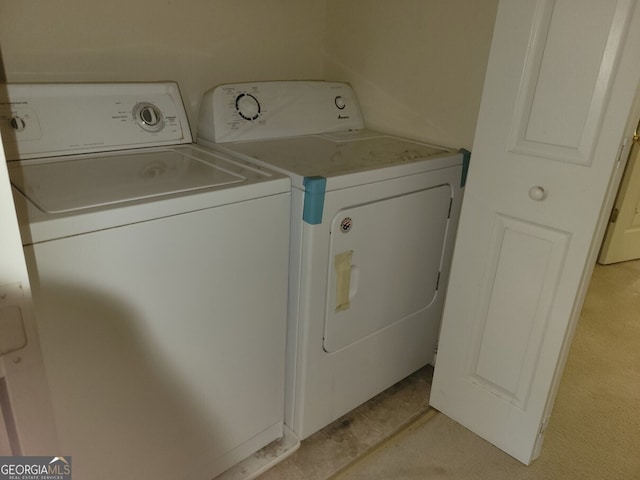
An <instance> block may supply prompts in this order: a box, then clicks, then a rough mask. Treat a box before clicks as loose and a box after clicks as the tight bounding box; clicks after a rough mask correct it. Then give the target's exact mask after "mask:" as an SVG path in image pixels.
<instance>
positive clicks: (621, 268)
mask: <svg viewBox="0 0 640 480" xmlns="http://www.w3.org/2000/svg"><path fill="white" fill-rule="evenodd" d="M333 478H334V480H383V479H384V480H391V479H392V480H414V479H440V478H443V479H456V480H467V479H469V480H471V479H474V480H564V479H566V480H569V479H571V480H577V479H589V480H591V479H593V480H633V479H640V261H634V262H625V263H620V264H615V265H609V266H600V265H598V266H596V269H595V272H594V275H593V278H592V280H591V285H590V287H589V292H588V294H587V298H586V300H585V305H584V308H583V311H582V315H581V319H580V322H579V324H578V327H577V331H576V335H575V338H574V341H573V344H572V347H571V352H570V354H569V358H568V361H567V365H566V368H565V372H564V375H563V378H562V383H561V386H560V390H559V392H558V397H557V399H556V404H555V407H554V410H553V413H552V417H551V421H550V424H549V430H548V432H547V435H546V438H545V443H544V445H543V447H542V453H541V455H540V457H539V458H538V459H537V460H536V461H534V462H533V463H532V465H530V466H528V467H526V466H524V465H522V464H520V463H519V462H517V461H516V460H514V459H512V458H511V457H509V456H508V455H506V454H505V453H503V452H501V451H500V450H498V449H497V448H495V447H493V446H492V445H490V444H489V443H487V442H485V441H484V440H482V439H481V438H479V437H477V436H476V435H474V434H472V433H471V432H469V431H468V430H466V429H464V428H463V427H461V426H460V425H458V424H456V423H455V422H453V421H452V420H450V419H448V418H447V417H446V416H444V415H442V414H440V413H437V412H435V411H434V410H431V411H430V412H428V413H427V414H425V415H424V416H423V417H422V418H421V419H419V420H418V421H416V422H415V423H413V424H412V425H411V426H409V427H408V428H406V429H405V430H403V431H401V432H400V433H398V434H397V435H395V436H394V437H392V438H390V439H389V440H387V441H386V442H385V443H383V444H382V445H380V446H379V447H377V448H375V449H374V450H373V451H371V452H369V453H368V454H367V455H365V456H364V457H362V458H360V459H359V460H357V461H356V462H354V463H353V464H352V465H350V466H349V467H347V468H346V469H344V470H343V471H342V472H340V473H338V474H337V475H336V476H334V477H333Z"/></svg>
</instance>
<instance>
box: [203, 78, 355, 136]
mask: <svg viewBox="0 0 640 480" xmlns="http://www.w3.org/2000/svg"><path fill="white" fill-rule="evenodd" d="M362 128H364V122H363V119H362V114H361V112H360V106H359V105H358V101H357V98H356V95H355V93H354V92H353V89H352V88H351V87H350V86H349V85H348V84H346V83H340V82H324V81H277V82H276V81H274V82H253V83H233V84H226V85H220V86H218V87H215V88H213V89H211V90H209V91H208V92H206V93H205V94H204V96H203V99H202V103H201V104H200V117H199V122H198V138H199V139H202V140H204V141H206V142H212V143H223V142H231V141H248V140H259V139H268V138H281V137H290V136H297V135H310V134H318V133H329V132H342V131H347V130H360V129H362Z"/></svg>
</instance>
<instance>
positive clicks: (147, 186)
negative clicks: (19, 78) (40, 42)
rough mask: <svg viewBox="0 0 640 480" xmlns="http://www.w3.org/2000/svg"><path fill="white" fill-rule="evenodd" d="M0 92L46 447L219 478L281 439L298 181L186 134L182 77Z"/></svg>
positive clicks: (149, 474) (78, 463)
mask: <svg viewBox="0 0 640 480" xmlns="http://www.w3.org/2000/svg"><path fill="white" fill-rule="evenodd" d="M2 92H3V93H2V94H1V95H0V96H1V97H2V98H1V99H0V100H1V102H0V117H2V118H0V122H1V123H0V124H1V125H2V134H3V138H4V141H5V146H6V147H7V154H8V159H9V160H11V161H10V162H9V172H10V177H11V182H12V184H13V187H14V196H15V200H16V205H17V210H18V217H19V221H20V224H21V229H22V236H23V240H24V251H25V254H26V258H27V262H28V267H29V274H30V280H31V283H32V289H33V296H34V301H35V313H36V318H37V324H38V328H39V333H40V336H41V343H42V349H43V355H44V359H45V367H46V370H47V376H48V380H49V384H50V388H51V396H52V403H53V409H54V416H55V420H56V427H57V432H58V436H59V440H60V452H42V454H47V455H54V454H55V455H65V456H71V458H72V461H73V473H74V478H76V477H77V478H82V479H91V480H111V479H113V478H119V479H131V480H134V479H135V480H140V479H149V480H159V479H167V480H175V479H194V480H210V479H211V478H213V477H214V476H216V475H218V474H219V473H221V472H223V471H225V470H226V469H228V468H229V467H230V466H232V465H234V464H235V463H237V462H238V461H239V460H242V459H243V458H245V457H247V456H249V455H251V454H253V453H254V452H255V451H256V450H258V449H260V448H261V447H263V446H264V445H266V444H268V443H269V442H271V441H272V440H274V439H276V438H279V437H281V436H282V434H283V404H284V399H283V395H284V394H283V392H284V375H285V373H284V362H285V333H286V303H287V273H288V271H287V269H288V238H289V205H290V181H289V178H287V177H286V176H284V175H281V174H279V173H276V172H273V171H270V170H268V169H266V168H262V167H257V166H254V165H251V164H249V163H248V162H245V161H242V160H239V159H231V158H230V157H229V156H227V155H224V154H221V153H214V152H211V151H210V150H208V149H205V148H202V147H199V146H197V145H195V144H193V143H192V139H191V134H190V131H189V126H188V123H187V117H186V115H185V111H184V106H183V104H182V100H181V97H180V94H179V91H178V87H177V85H176V84H175V83H148V84H147V83H139V84H126V83H121V84H37V85H34V84H29V85H27V84H9V85H4V86H2ZM34 394H38V393H37V392H34Z"/></svg>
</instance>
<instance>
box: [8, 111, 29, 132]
mask: <svg viewBox="0 0 640 480" xmlns="http://www.w3.org/2000/svg"><path fill="white" fill-rule="evenodd" d="M9 125H11V128H13V129H14V130H15V131H16V132H21V131H22V130H24V129H25V127H26V126H27V125H26V123H24V120H23V119H22V118H20V117H18V116H17V115H16V116H13V117H11V119H10V120H9Z"/></svg>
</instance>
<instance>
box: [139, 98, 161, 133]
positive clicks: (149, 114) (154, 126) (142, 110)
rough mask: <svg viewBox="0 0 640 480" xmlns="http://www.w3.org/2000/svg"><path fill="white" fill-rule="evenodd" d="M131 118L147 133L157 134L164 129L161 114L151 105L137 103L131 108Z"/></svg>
mask: <svg viewBox="0 0 640 480" xmlns="http://www.w3.org/2000/svg"><path fill="white" fill-rule="evenodd" d="M133 118H134V119H135V121H136V123H137V124H138V125H140V126H141V127H142V128H143V129H144V130H146V131H148V132H157V131H159V130H162V128H163V127H164V118H163V116H162V112H161V111H160V109H158V107H156V106H155V105H153V104H152V103H146V102H145V103H138V104H137V105H136V106H135V107H134V108H133Z"/></svg>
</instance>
